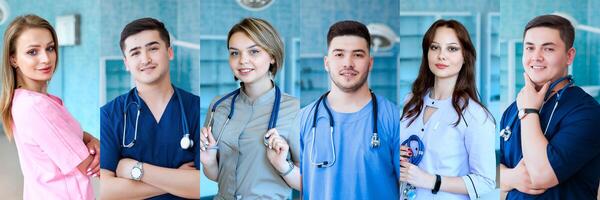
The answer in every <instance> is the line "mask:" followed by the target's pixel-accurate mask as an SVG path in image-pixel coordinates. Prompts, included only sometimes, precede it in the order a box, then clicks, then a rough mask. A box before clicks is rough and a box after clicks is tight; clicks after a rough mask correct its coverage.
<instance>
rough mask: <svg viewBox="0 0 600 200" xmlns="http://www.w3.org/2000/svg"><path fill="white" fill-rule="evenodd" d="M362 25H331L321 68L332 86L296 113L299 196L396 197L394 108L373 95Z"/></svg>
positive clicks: (365, 32) (367, 42) (367, 43)
mask: <svg viewBox="0 0 600 200" xmlns="http://www.w3.org/2000/svg"><path fill="white" fill-rule="evenodd" d="M370 41H371V38H370V35H369V31H368V29H367V27H366V26H365V25H364V24H362V23H359V22H356V21H341V22H337V23H335V24H334V25H332V26H331V27H330V29H329V33H328V34H327V45H328V50H327V56H325V59H324V61H325V70H326V71H327V72H328V74H329V80H330V85H331V89H330V91H328V92H326V93H325V94H323V96H321V97H320V98H319V99H318V100H317V101H315V102H313V103H311V104H309V105H308V106H306V107H305V108H304V109H302V111H301V113H300V119H301V120H300V128H301V129H300V134H301V136H300V147H301V152H302V154H301V173H302V189H303V190H302V193H303V197H304V199H398V198H399V182H398V180H399V175H400V165H399V159H398V158H399V157H400V156H399V147H400V144H399V121H400V120H399V117H400V114H399V111H398V109H397V108H396V106H395V105H394V104H393V103H392V102H390V101H389V100H387V99H385V98H384V97H382V96H378V95H375V94H373V92H372V91H371V90H370V89H369V85H368V82H367V78H368V76H369V72H370V71H371V69H372V67H373V57H371V55H370V51H369V46H370Z"/></svg>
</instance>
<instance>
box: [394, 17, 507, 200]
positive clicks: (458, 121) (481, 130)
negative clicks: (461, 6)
mask: <svg viewBox="0 0 600 200" xmlns="http://www.w3.org/2000/svg"><path fill="white" fill-rule="evenodd" d="M422 49H423V58H422V61H421V66H420V70H419V75H418V77H417V79H416V80H415V82H414V83H413V86H412V93H411V94H410V95H408V96H407V97H406V101H405V104H404V110H403V112H402V117H401V128H400V138H401V140H400V141H405V140H407V139H408V138H409V137H410V136H411V135H416V136H418V138H419V139H420V140H421V141H422V142H423V144H424V146H423V147H424V148H422V149H418V147H416V148H415V147H414V146H415V145H408V144H415V143H417V142H414V140H413V142H411V143H407V144H405V145H402V146H401V148H400V151H401V153H400V154H401V158H400V160H401V162H400V165H401V169H400V181H402V182H404V183H408V184H410V185H411V186H412V187H414V189H412V190H411V189H410V188H411V187H410V186H409V187H404V188H403V192H402V193H403V194H404V198H406V197H407V196H408V195H406V194H412V195H416V196H415V197H416V199H434V198H435V199H470V198H471V199H474V198H479V197H481V196H482V195H483V194H485V193H488V192H490V191H492V190H493V189H494V187H495V185H496V184H495V179H496V159H495V158H496V157H495V154H494V150H495V147H494V131H495V128H494V124H495V122H494V119H493V117H492V116H491V114H490V112H489V111H488V110H487V109H486V108H485V106H484V105H483V104H482V103H481V102H480V100H479V97H478V96H479V95H478V92H477V90H476V85H475V57H476V56H475V48H474V47H473V44H472V42H471V39H470V38H469V33H468V32H467V30H466V29H465V27H464V26H463V25H462V24H460V23H459V22H457V21H455V20H438V21H436V22H435V23H433V25H431V27H430V28H429V30H427V33H426V34H425V36H424V37H423V43H422ZM414 138H415V137H414V136H413V137H412V139H414ZM409 147H413V148H409ZM418 156H422V160H421V162H419V163H411V162H410V161H411V160H413V161H414V160H416V159H414V158H416V157H418ZM411 158H412V159H411Z"/></svg>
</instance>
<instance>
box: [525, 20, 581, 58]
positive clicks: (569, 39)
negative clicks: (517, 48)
mask: <svg viewBox="0 0 600 200" xmlns="http://www.w3.org/2000/svg"><path fill="white" fill-rule="evenodd" d="M536 27H547V28H551V29H556V30H558V32H559V33H560V39H562V41H563V42H564V43H565V47H566V50H569V49H571V47H573V41H575V28H573V25H572V24H571V22H570V21H569V20H567V19H565V18H564V17H561V16H558V15H541V16H537V17H535V18H533V19H532V20H531V21H529V22H528V23H527V26H525V31H523V38H525V34H526V33H527V31H528V30H529V29H532V28H536Z"/></svg>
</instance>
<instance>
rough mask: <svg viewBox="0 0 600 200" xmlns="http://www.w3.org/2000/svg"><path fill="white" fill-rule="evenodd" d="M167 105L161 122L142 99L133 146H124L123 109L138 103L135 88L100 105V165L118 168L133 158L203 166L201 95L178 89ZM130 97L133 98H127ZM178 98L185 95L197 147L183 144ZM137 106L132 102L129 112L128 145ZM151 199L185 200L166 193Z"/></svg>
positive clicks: (170, 165)
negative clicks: (184, 147) (122, 159)
mask: <svg viewBox="0 0 600 200" xmlns="http://www.w3.org/2000/svg"><path fill="white" fill-rule="evenodd" d="M175 89H176V90H178V92H179V95H181V97H179V96H177V93H173V95H172V96H171V99H170V100H169V103H168V104H167V108H166V109H165V111H164V113H163V115H162V117H161V118H160V122H159V123H157V122H156V119H155V118H154V116H153V115H152V113H151V112H150V109H149V108H148V106H147V105H146V103H145V102H144V101H143V100H142V99H141V98H140V106H141V107H142V110H141V111H140V117H139V122H138V133H137V134H138V135H137V141H136V142H135V145H133V147H131V148H125V147H121V144H122V139H123V117H124V116H123V111H124V108H125V106H126V105H127V104H125V100H126V99H127V101H128V102H126V103H130V102H135V101H136V98H135V96H134V93H133V91H134V90H135V88H134V89H132V90H131V91H129V92H128V93H126V94H123V95H121V96H118V97H117V98H115V99H114V100H112V101H110V102H108V103H107V104H106V105H104V106H102V108H100V138H101V139H100V151H101V152H102V155H101V156H100V167H101V168H102V169H106V170H110V171H113V172H114V171H116V169H117V165H118V163H119V160H120V159H121V158H132V159H135V160H137V161H141V162H144V163H148V164H151V165H156V166H161V167H167V168H178V167H180V166H181V165H182V164H184V163H187V162H191V161H194V165H195V166H196V169H200V156H199V155H200V148H199V145H198V144H200V141H199V140H200V138H199V136H200V127H199V124H200V97H198V96H196V95H194V94H191V93H189V92H186V91H184V90H181V89H179V88H175ZM127 96H129V98H127ZM178 98H182V104H183V110H184V112H185V115H186V116H187V123H188V129H189V131H190V139H192V140H193V141H194V146H193V147H192V148H190V149H187V150H184V149H182V148H181V146H180V143H179V142H180V140H181V138H182V137H183V134H184V133H183V128H182V126H183V123H182V119H181V118H182V117H181V106H180V105H179V100H178ZM136 114H137V106H135V104H131V105H130V106H129V108H128V112H127V133H126V136H125V137H126V140H125V144H128V143H130V142H131V141H132V140H133V137H134V129H135V118H136ZM150 199H182V198H179V197H176V196H174V195H171V194H164V195H160V196H156V197H153V198H150Z"/></svg>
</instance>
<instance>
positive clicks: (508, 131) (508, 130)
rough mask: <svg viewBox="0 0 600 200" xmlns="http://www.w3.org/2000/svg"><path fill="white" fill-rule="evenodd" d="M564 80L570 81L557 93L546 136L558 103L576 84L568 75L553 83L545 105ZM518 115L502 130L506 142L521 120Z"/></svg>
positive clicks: (545, 129)
mask: <svg viewBox="0 0 600 200" xmlns="http://www.w3.org/2000/svg"><path fill="white" fill-rule="evenodd" d="M564 80H568V81H569V83H567V85H566V86H565V87H563V88H561V89H560V90H559V91H558V92H557V93H556V100H555V103H554V107H552V112H551V113H550V119H548V123H547V124H546V128H544V135H546V132H547V131H548V127H550V122H552V117H554V111H556V108H557V107H558V102H559V101H560V98H561V97H562V96H563V93H565V91H567V89H568V88H569V87H571V86H572V85H573V84H574V81H573V78H572V76H571V75H567V76H565V77H562V78H560V79H558V80H556V81H554V82H552V84H550V87H549V88H548V91H547V92H546V95H545V96H544V103H546V101H547V100H548V97H549V96H550V94H551V93H552V89H554V87H556V86H557V85H558V84H559V83H560V82H562V81H564ZM542 107H543V106H542ZM540 113H541V110H540ZM518 114H519V113H518V112H515V114H514V115H513V116H511V118H509V119H510V121H508V123H507V124H506V127H504V128H503V129H502V130H500V137H502V138H503V139H504V141H508V140H509V139H510V136H511V135H512V130H511V127H512V126H514V124H515V122H516V121H517V119H518V118H519V116H518Z"/></svg>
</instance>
